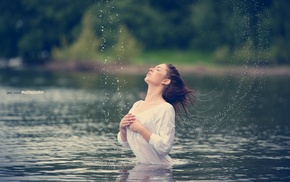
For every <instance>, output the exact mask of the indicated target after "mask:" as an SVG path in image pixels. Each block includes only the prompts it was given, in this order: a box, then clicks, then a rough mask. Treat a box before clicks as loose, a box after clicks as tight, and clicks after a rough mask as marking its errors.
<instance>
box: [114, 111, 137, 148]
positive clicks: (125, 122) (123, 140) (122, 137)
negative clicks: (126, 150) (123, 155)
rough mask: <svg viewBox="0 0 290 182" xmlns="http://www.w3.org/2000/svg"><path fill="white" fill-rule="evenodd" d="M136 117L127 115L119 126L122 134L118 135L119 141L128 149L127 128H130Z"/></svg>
mask: <svg viewBox="0 0 290 182" xmlns="http://www.w3.org/2000/svg"><path fill="white" fill-rule="evenodd" d="M135 119H136V118H135V116H134V115H132V114H131V113H129V114H127V115H125V116H124V117H123V118H122V120H121V121H120V124H119V130H120V132H119V133H118V141H119V143H121V144H122V145H123V146H125V147H128V144H127V127H128V126H130V124H131V123H132V122H133V121H134V120H135Z"/></svg>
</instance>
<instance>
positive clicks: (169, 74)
mask: <svg viewBox="0 0 290 182" xmlns="http://www.w3.org/2000/svg"><path fill="white" fill-rule="evenodd" d="M144 80H145V82H146V83H147V84H148V90H147V94H146V97H145V99H144V100H140V101H137V102H135V103H134V105H133V107H132V108H131V109H130V111H129V113H128V114H126V115H125V116H124V117H123V118H122V120H121V121H120V125H119V126H120V131H119V133H118V141H119V143H120V144H121V145H122V146H124V147H128V148H131V150H132V151H133V152H134V154H135V156H136V157H137V161H138V162H139V163H143V164H166V165H167V164H171V163H172V159H171V158H170V157H169V155H168V154H169V152H170V150H171V148H172V145H173V140H174V135H175V113H176V114H178V113H179V111H180V109H183V111H184V112H185V113H186V114H187V107H188V105H189V104H190V103H193V99H194V95H193V91H192V90H191V89H189V88H188V87H187V86H186V84H185V82H184V81H183V80H182V78H181V77H180V74H179V72H178V71H177V69H176V68H175V67H174V66H173V65H171V64H160V65H157V66H156V67H155V68H150V69H149V72H148V73H147V75H146V77H145V79H144Z"/></svg>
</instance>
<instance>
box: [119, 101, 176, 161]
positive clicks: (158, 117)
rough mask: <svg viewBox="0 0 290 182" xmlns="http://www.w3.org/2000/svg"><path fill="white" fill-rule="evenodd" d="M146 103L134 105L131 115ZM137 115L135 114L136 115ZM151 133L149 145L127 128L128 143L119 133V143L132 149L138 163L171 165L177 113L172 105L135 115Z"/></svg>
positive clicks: (162, 105)
mask: <svg viewBox="0 0 290 182" xmlns="http://www.w3.org/2000/svg"><path fill="white" fill-rule="evenodd" d="M141 102H144V101H142V100H140V101H137V102H135V103H134V105H133V107H132V108H131V109H130V111H129V113H132V114H134V109H135V108H136V107H137V106H138V104H140V103H141ZM134 115H135V114H134ZM135 116H136V118H137V120H139V121H140V122H141V123H142V124H143V125H144V126H145V127H146V128H147V129H148V130H149V131H151V132H152V135H151V137H150V140H149V143H148V142H147V141H146V140H145V139H144V138H143V137H142V136H141V135H140V134H139V133H137V132H134V131H131V130H130V129H129V128H127V142H124V141H123V140H122V139H121V135H120V132H119V133H118V141H119V143H120V144H121V145H122V146H124V147H128V148H131V150H132V151H133V152H134V154H135V156H136V157H137V160H138V162H140V163H143V164H165V165H167V164H171V163H172V159H171V158H170V157H169V155H168V153H169V152H170V150H171V148H172V145H173V140H174V135H175V111H174V108H173V106H172V105H171V104H169V103H166V102H165V103H162V104H160V105H157V106H155V107H152V108H150V109H149V110H146V111H144V112H141V113H140V114H138V115H135Z"/></svg>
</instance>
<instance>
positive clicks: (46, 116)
mask: <svg viewBox="0 0 290 182" xmlns="http://www.w3.org/2000/svg"><path fill="white" fill-rule="evenodd" d="M104 80H107V81H108V82H110V84H107V85H105V86H104V83H103V82H102V81H104ZM116 80H118V81H116ZM187 80H188V81H189V84H190V85H192V86H195V87H197V88H199V90H200V93H201V98H200V105H199V106H198V107H197V108H196V109H195V110H194V116H192V118H191V119H184V120H183V119H179V121H178V123H179V125H178V127H177V135H176V140H175V144H174V147H173V150H172V151H171V157H172V158H174V159H175V161H176V162H175V164H174V165H173V166H171V167H168V166H147V165H140V164H136V161H135V160H134V155H133V154H132V152H131V151H130V150H127V149H124V148H122V147H121V146H120V145H119V144H118V142H117V139H116V134H117V132H118V124H119V119H120V118H121V117H122V115H123V114H125V113H126V111H127V110H128V109H129V107H130V106H131V105H132V103H133V102H134V101H136V100H137V99H139V97H140V94H139V93H140V92H142V91H144V88H146V87H144V85H138V86H136V83H139V82H140V81H142V77H134V78H132V76H128V77H126V76H122V77H120V76H119V77H116V76H110V77H106V76H103V77H102V76H98V75H94V74H86V73H80V74H60V73H41V72H37V73H34V74H28V73H27V72H25V71H24V72H21V71H18V72H12V73H11V72H2V73H1V74H0V84H1V88H0V93H1V102H0V116H1V118H0V151H1V152H0V181H39V180H40V181H41V180H48V181H126V180H128V181H130V180H131V181H141V180H143V181H182V180H186V181H190V180H195V181H201V180H209V181H263V180H264V181H289V180H290V175H289V171H290V165H289V164H290V124H289V122H290V119H289V118H290V114H289V108H290V107H289V106H290V103H289V98H290V97H289V93H290V86H289V85H290V84H289V80H288V79H281V78H277V79H275V78H263V80H264V81H263V83H262V84H261V82H260V81H258V82H257V81H255V80H253V79H250V80H248V81H245V82H244V81H243V82H241V78H231V80H230V81H228V79H227V78H211V77H207V78H194V79H193V78H190V77H188V78H187ZM113 83H118V84H119V85H118V86H116V84H113ZM248 85H262V88H261V89H259V90H258V91H257V90H255V87H254V86H251V87H249V86H248ZM23 90H43V91H45V93H44V94H39V95H24V94H16V92H19V91H23ZM249 90H250V91H249ZM241 91H242V92H243V93H247V94H246V96H245V97H243V95H241V96H239V94H240V92H241ZM7 92H15V94H9V95H7ZM141 95H142V94H141ZM237 96H238V97H237ZM254 96H255V98H256V99H255V102H254V101H251V99H252V98H253V97H254ZM236 100H238V101H236ZM233 103H234V104H233ZM239 103H242V104H241V105H239ZM237 107H238V108H237ZM224 108H225V109H228V111H227V112H224V111H222V112H221V111H220V110H223V109H224ZM206 109H207V110H206ZM239 110H241V111H242V112H237V111H239ZM219 115H220V116H219ZM201 118H204V119H201ZM221 118H222V120H224V121H223V122H216V121H212V120H213V119H216V120H221ZM212 126H214V127H212Z"/></svg>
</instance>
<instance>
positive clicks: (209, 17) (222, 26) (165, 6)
mask: <svg viewBox="0 0 290 182" xmlns="http://www.w3.org/2000/svg"><path fill="white" fill-rule="evenodd" d="M289 6H290V1H288V0H279V1H275V0H263V1H261V0H244V1H240V0H226V1H220V0H219V1H215V0H179V1H175V0H138V1H136V0H121V1H117V0H106V1H105V0H76V1H73V2H72V1H70V0H61V1H57V0H41V1H38V0H13V1H8V0H0V25H1V26H0V45H1V49H0V58H4V59H9V58H13V57H21V58H22V59H23V60H24V61H25V63H27V64H37V63H44V62H47V61H51V60H53V59H68V60H97V61H100V60H102V59H103V58H102V57H104V55H110V56H109V57H112V59H116V60H118V61H123V62H130V60H131V61H132V60H134V59H135V58H136V57H137V56H138V55H139V54H140V53H142V51H143V52H152V51H156V52H158V51H159V50H179V51H180V52H182V51H187V52H191V51H192V52H201V53H208V54H210V55H211V56H210V57H211V58H212V62H216V63H234V64H265V63H266V64H290V51H289V47H290V22H289V19H290V11H289V10H288V7H289ZM120 30H121V31H120Z"/></svg>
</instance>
